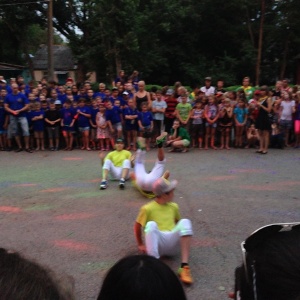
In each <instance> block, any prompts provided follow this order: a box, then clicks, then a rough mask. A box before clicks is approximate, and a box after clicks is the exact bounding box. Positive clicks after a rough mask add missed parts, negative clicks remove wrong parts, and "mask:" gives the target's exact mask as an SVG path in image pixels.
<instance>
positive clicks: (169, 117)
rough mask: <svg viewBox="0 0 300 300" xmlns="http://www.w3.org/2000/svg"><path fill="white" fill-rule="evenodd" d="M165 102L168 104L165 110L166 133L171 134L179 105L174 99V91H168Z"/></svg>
mask: <svg viewBox="0 0 300 300" xmlns="http://www.w3.org/2000/svg"><path fill="white" fill-rule="evenodd" d="M164 100H165V102H166V104H167V107H166V110H165V131H166V132H168V133H169V132H170V131H171V128H172V126H173V122H174V120H175V118H176V117H175V116H176V112H175V110H176V105H177V104H178V102H177V100H176V99H175V97H174V91H173V90H172V89H168V90H167V92H166V94H165V95H164Z"/></svg>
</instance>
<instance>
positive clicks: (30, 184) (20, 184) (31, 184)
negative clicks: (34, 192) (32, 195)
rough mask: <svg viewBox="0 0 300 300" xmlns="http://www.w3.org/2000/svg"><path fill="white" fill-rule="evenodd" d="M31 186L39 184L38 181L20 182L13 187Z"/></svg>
mask: <svg viewBox="0 0 300 300" xmlns="http://www.w3.org/2000/svg"><path fill="white" fill-rule="evenodd" d="M31 186H37V183H19V184H13V185H12V187H31Z"/></svg>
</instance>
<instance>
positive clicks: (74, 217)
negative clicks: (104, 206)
mask: <svg viewBox="0 0 300 300" xmlns="http://www.w3.org/2000/svg"><path fill="white" fill-rule="evenodd" d="M93 217H95V215H94V214H89V213H75V214H63V215H59V216H56V217H54V219H55V220H59V221H70V220H84V219H90V218H93Z"/></svg>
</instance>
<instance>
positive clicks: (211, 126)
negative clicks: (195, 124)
mask: <svg viewBox="0 0 300 300" xmlns="http://www.w3.org/2000/svg"><path fill="white" fill-rule="evenodd" d="M205 127H210V128H217V122H215V123H212V124H211V123H209V122H206V123H205Z"/></svg>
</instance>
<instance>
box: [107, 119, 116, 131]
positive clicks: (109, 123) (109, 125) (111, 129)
mask: <svg viewBox="0 0 300 300" xmlns="http://www.w3.org/2000/svg"><path fill="white" fill-rule="evenodd" d="M106 122H107V125H108V127H109V130H110V131H111V132H114V131H115V130H114V128H113V126H112V124H111V121H110V120H107V121H106Z"/></svg>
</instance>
